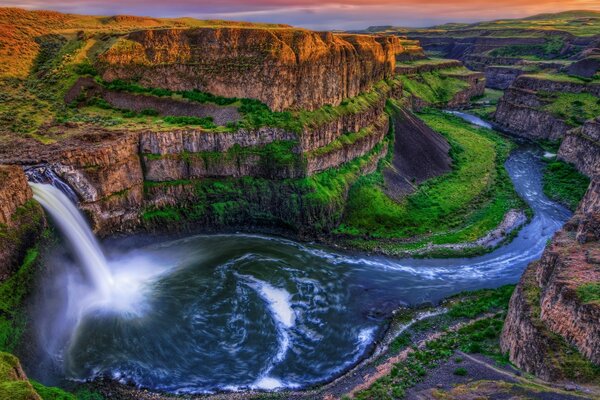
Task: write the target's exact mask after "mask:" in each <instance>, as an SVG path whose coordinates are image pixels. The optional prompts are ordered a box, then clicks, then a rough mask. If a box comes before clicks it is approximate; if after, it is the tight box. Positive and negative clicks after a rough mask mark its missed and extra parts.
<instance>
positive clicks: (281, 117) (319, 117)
mask: <svg viewBox="0 0 600 400" xmlns="http://www.w3.org/2000/svg"><path fill="white" fill-rule="evenodd" d="M99 83H100V84H102V85H103V86H105V87H106V88H107V89H110V90H116V91H125V92H130V93H138V94H144V95H152V96H158V97H171V98H174V99H182V98H183V99H187V100H189V101H194V102H199V103H211V104H215V105H218V106H233V107H237V108H238V111H239V112H240V114H242V119H241V120H240V121H237V122H235V123H234V122H232V123H228V124H227V125H226V128H227V130H228V131H236V130H238V129H258V128H261V127H264V126H270V127H276V128H281V129H285V130H287V131H290V132H295V133H298V134H300V133H301V132H302V131H303V129H304V128H305V127H312V128H314V127H317V126H321V125H323V124H326V123H328V122H332V121H334V120H336V119H338V118H340V117H341V116H343V115H347V114H357V113H361V112H364V111H365V110H367V109H368V108H370V107H373V106H374V105H376V104H378V103H380V102H383V101H384V99H385V96H386V95H387V93H389V91H391V90H392V89H393V88H395V87H397V86H398V85H399V84H400V81H399V79H397V78H396V79H390V80H382V81H380V82H378V83H376V84H375V85H374V86H373V88H372V89H371V90H368V91H365V92H363V93H361V94H359V95H357V96H354V97H350V98H347V99H344V100H343V101H342V102H341V103H340V104H339V105H338V106H332V105H324V106H322V107H320V108H318V109H317V110H314V111H308V110H291V111H282V112H277V111H271V110H270V109H269V107H268V106H267V105H266V104H264V103H261V102H260V101H258V100H254V99H238V98H225V97H220V96H215V95H212V94H210V93H205V92H200V91H196V90H194V91H178V92H177V91H171V90H167V89H159V88H147V87H143V86H140V85H138V84H135V83H131V82H124V81H119V80H116V81H113V82H103V81H99ZM84 111H85V108H84ZM114 111H116V112H113V113H110V114H108V115H107V117H108V118H109V121H110V122H109V123H118V124H123V123H125V122H126V121H123V120H122V118H121V117H122V116H123V114H122V113H123V112H126V113H127V111H126V110H114ZM125 116H126V117H127V118H133V117H136V115H135V114H132V113H131V112H129V113H127V114H126V115H125ZM111 117H112V119H111ZM159 120H161V119H159ZM162 120H164V121H165V122H167V123H170V124H176V125H201V126H202V127H203V128H205V129H209V130H215V129H217V126H213V125H211V124H207V123H206V121H205V123H203V124H201V123H199V121H198V119H194V118H192V117H165V118H162ZM136 122H138V123H144V122H145V123H154V122H156V119H154V120H148V119H146V120H145V121H144V120H137V121H136ZM211 122H212V121H211Z"/></svg>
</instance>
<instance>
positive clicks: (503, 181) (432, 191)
mask: <svg viewBox="0 0 600 400" xmlns="http://www.w3.org/2000/svg"><path fill="white" fill-rule="evenodd" d="M419 117H420V118H422V119H423V120H424V121H425V122H426V123H427V124H428V125H429V126H431V127H432V128H433V129H434V130H436V131H438V132H440V133H441V134H443V135H444V137H446V139H447V140H448V141H449V143H450V145H451V152H450V155H451V157H452V159H453V170H452V172H451V173H449V174H447V175H444V176H441V177H438V178H434V179H431V180H429V181H426V182H424V183H423V184H421V185H420V186H419V187H418V188H417V191H416V192H415V193H413V194H411V195H409V196H407V197H406V198H405V199H403V200H402V201H400V202H395V201H394V200H392V199H390V198H389V197H388V196H387V195H386V194H385V191H384V187H383V185H384V180H383V176H382V173H381V168H380V170H379V171H378V172H376V173H374V174H371V175H368V176H365V177H362V178H360V179H359V180H358V182H357V183H356V184H355V185H354V186H353V187H352V189H351V190H350V193H349V197H348V202H347V207H346V212H345V215H344V220H343V223H342V224H341V225H340V227H339V228H338V229H337V230H336V232H337V233H339V234H344V235H348V236H350V237H352V236H355V237H357V239H360V240H355V241H353V242H352V244H353V245H358V246H359V247H361V248H365V249H372V246H381V243H379V242H378V241H369V240H366V241H365V240H363V239H370V238H374V239H398V238H400V239H412V238H414V237H421V238H420V239H417V240H412V243H394V244H393V245H391V246H393V248H392V251H394V249H395V250H400V249H402V250H414V249H418V248H422V247H424V246H426V245H427V243H434V244H445V243H461V242H470V241H473V240H476V239H478V238H480V237H482V236H484V235H485V234H486V233H487V232H488V231H490V230H492V229H494V228H495V227H497V226H498V225H499V224H500V223H501V221H502V220H503V218H504V215H505V214H506V212H508V211H509V210H510V209H519V208H520V209H524V208H526V206H525V204H524V202H523V201H522V200H521V199H520V198H519V196H518V195H517V193H516V192H515V190H514V188H513V186H512V183H511V182H510V178H509V176H508V174H507V172H506V170H505V168H504V161H505V160H506V158H507V157H508V154H509V152H510V150H511V148H512V144H511V142H509V141H508V140H506V139H504V138H502V137H500V136H499V135H497V134H495V133H494V132H493V131H491V130H487V129H483V128H477V127H474V126H472V125H471V124H468V123H466V122H464V121H463V120H461V119H459V118H457V117H454V116H451V115H448V114H445V113H442V112H439V111H434V110H429V111H426V112H424V113H421V114H419ZM382 167H383V166H382ZM361 242H362V244H361Z"/></svg>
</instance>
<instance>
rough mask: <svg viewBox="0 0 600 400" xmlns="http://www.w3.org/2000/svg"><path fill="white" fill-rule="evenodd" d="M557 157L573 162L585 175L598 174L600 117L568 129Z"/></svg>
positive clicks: (599, 163)
mask: <svg viewBox="0 0 600 400" xmlns="http://www.w3.org/2000/svg"><path fill="white" fill-rule="evenodd" d="M558 158H560V159H561V160H564V161H567V162H569V163H571V164H574V165H575V166H576V167H577V169H578V170H579V171H581V172H582V173H584V174H585V175H587V176H600V117H599V118H596V119H592V120H589V121H587V122H586V123H585V124H584V125H583V126H582V127H579V128H575V129H572V130H570V131H568V132H567V135H566V136H565V138H564V140H563V141H562V143H561V145H560V148H559V150H558Z"/></svg>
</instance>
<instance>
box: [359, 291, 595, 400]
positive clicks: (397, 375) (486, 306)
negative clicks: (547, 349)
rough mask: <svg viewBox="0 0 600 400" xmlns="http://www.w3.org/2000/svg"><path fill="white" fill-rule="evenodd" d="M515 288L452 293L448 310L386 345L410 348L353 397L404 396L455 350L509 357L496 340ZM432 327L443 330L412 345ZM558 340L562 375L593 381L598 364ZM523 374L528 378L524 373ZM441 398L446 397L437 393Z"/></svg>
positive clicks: (497, 358)
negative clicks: (460, 324) (388, 370)
mask: <svg viewBox="0 0 600 400" xmlns="http://www.w3.org/2000/svg"><path fill="white" fill-rule="evenodd" d="M535 287H537V286H535ZM513 289H514V286H512V285H511V286H504V287H500V288H498V289H493V290H480V291H475V292H470V293H467V294H462V295H457V296H455V297H454V298H451V299H450V301H449V304H448V309H449V311H448V313H447V314H445V315H442V316H440V317H434V318H433V319H424V320H421V321H419V322H417V323H415V324H414V325H413V326H411V327H410V328H409V329H408V330H407V331H405V332H404V333H403V334H401V335H400V336H398V337H397V338H396V339H395V341H394V342H393V343H392V344H391V346H390V353H389V355H394V354H397V353H399V352H400V351H402V350H405V349H408V348H411V347H412V348H413V350H414V351H413V352H412V353H410V354H409V355H408V357H407V358H406V359H405V360H404V361H400V362H397V363H396V364H395V365H394V366H393V368H392V370H391V373H390V374H389V375H386V376H384V377H382V378H380V379H379V380H377V381H376V382H375V383H374V384H373V385H371V386H370V387H369V388H368V389H366V390H363V391H361V392H359V393H357V394H356V395H355V396H354V398H356V399H359V400H363V399H364V400H367V399H382V400H386V399H390V400H391V399H402V398H404V397H405V393H406V391H407V389H409V388H411V387H412V386H415V385H416V384H417V383H419V382H421V381H423V380H424V379H425V378H426V377H427V376H428V375H429V374H431V373H432V372H433V371H434V370H435V368H436V367H437V366H439V365H441V364H443V363H445V362H446V361H448V360H449V359H450V358H451V357H453V356H454V354H455V352H456V351H457V350H460V351H462V352H465V353H471V354H474V353H475V354H483V355H485V356H487V357H489V358H491V359H493V360H495V362H496V363H498V364H499V365H503V364H506V363H508V359H507V358H506V355H504V354H502V351H501V349H500V345H499V343H500V334H501V332H502V327H503V324H504V319H505V317H506V312H507V310H508V304H509V300H510V298H511V294H512V292H513ZM538 289H539V288H538ZM532 298H533V299H532V300H534V299H535V298H537V300H538V303H537V304H539V293H532ZM477 318H479V319H477ZM436 319H437V321H436ZM474 319H475V320H474ZM468 320H471V321H472V322H471V323H468V324H466V325H464V326H463V327H461V328H460V329H458V330H455V331H449V330H447V329H446V327H448V326H450V325H453V324H456V323H457V322H460V321H468ZM432 331H433V332H435V331H441V332H442V334H441V335H440V336H439V337H438V338H436V339H434V340H432V341H430V342H428V343H427V344H426V345H425V346H424V347H422V348H416V347H415V344H416V341H418V340H420V339H421V338H422V337H423V335H422V333H420V332H432ZM555 336H556V335H555ZM556 342H557V348H556V349H555V350H556V352H557V353H556V354H552V356H553V357H558V358H559V359H560V360H561V362H563V363H564V365H565V366H566V367H568V368H567V370H566V373H567V375H566V376H567V377H568V378H569V379H577V378H580V379H581V378H583V379H588V380H591V381H592V382H597V380H598V372H599V369H598V366H594V365H593V364H591V363H590V362H589V361H586V360H585V359H583V358H582V357H581V355H580V354H579V352H578V351H577V350H576V349H575V348H572V347H571V346H569V345H567V344H566V343H565V341H564V339H562V338H560V337H557V338H556ZM559 353H560V354H559ZM454 361H455V362H457V363H458V362H460V359H459V358H458V357H455V359H454ZM465 372H466V371H465V370H464V369H462V370H461V368H458V369H457V370H455V372H454V373H455V374H456V375H464V374H465ZM525 377H526V378H527V375H525ZM525 384H528V385H530V386H529V387H528V389H529V390H532V391H533V392H534V393H535V392H536V391H540V390H543V391H549V394H550V393H551V392H552V388H549V387H542V386H539V385H538V384H537V383H536V382H535V381H533V380H532V381H531V382H527V383H525ZM461 393H462V395H463V396H465V397H467V396H469V393H468V392H466V393H465V392H461ZM436 398H437V397H436ZM440 398H446V397H445V396H443V394H440ZM452 398H455V397H452ZM519 398H520V397H519Z"/></svg>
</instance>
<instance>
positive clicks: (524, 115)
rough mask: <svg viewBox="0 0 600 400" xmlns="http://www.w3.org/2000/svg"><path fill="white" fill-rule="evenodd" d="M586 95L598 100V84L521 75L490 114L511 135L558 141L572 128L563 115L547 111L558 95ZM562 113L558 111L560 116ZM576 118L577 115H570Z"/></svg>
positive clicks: (599, 89)
mask: <svg viewBox="0 0 600 400" xmlns="http://www.w3.org/2000/svg"><path fill="white" fill-rule="evenodd" d="M565 93H568V94H584V95H585V94H588V95H593V96H597V97H600V84H597V83H593V82H590V83H584V82H581V83H578V82H570V81H561V80H560V77H557V78H554V77H552V78H544V77H538V76H530V75H521V76H519V77H518V78H517V79H516V80H515V81H514V82H513V84H512V85H511V86H510V87H509V88H508V89H507V90H506V91H505V92H504V95H503V96H502V98H501V99H500V101H499V103H498V107H497V109H496V112H495V114H494V120H495V121H496V123H497V124H498V125H499V126H500V127H501V128H503V129H504V130H506V131H509V132H511V133H513V134H516V135H519V136H523V137H527V138H531V139H547V140H553V141H554V140H559V139H562V138H563V137H565V135H566V134H567V132H568V131H569V130H571V129H572V128H573V127H574V126H573V124H572V122H569V121H566V117H565V116H564V115H560V114H559V113H557V112H553V111H550V110H549V108H548V107H549V105H550V104H551V103H552V102H553V101H555V99H554V98H553V96H557V95H560V94H565ZM564 111H566V110H560V112H564ZM573 117H577V118H578V117H579V115H573Z"/></svg>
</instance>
